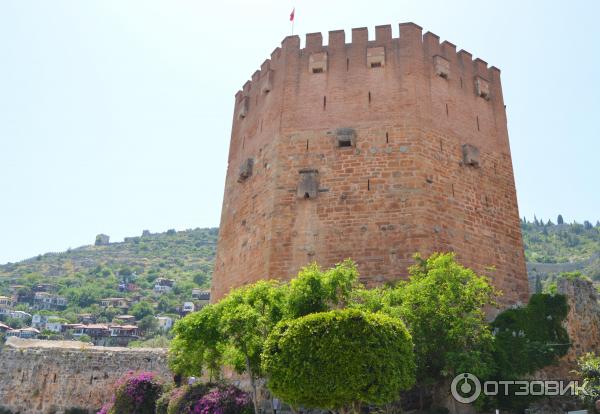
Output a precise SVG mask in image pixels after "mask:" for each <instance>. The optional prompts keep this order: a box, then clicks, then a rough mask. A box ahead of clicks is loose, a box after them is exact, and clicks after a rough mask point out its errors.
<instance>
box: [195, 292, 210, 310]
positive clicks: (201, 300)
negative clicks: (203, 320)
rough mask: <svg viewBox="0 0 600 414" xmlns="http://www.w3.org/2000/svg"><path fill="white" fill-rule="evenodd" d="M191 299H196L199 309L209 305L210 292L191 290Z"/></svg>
mask: <svg viewBox="0 0 600 414" xmlns="http://www.w3.org/2000/svg"><path fill="white" fill-rule="evenodd" d="M192 298H194V299H196V304H197V305H198V308H199V309H202V308H203V307H205V306H206V305H208V304H209V303H210V290H202V289H192Z"/></svg>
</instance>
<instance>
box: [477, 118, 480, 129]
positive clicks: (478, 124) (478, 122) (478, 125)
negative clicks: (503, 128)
mask: <svg viewBox="0 0 600 414" xmlns="http://www.w3.org/2000/svg"><path fill="white" fill-rule="evenodd" d="M477 131H481V129H479V115H478V116H477Z"/></svg>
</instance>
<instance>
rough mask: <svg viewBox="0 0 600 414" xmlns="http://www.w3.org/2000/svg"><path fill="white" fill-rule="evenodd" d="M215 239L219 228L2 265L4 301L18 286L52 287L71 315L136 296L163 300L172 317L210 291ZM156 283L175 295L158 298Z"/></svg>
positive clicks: (149, 236)
mask: <svg viewBox="0 0 600 414" xmlns="http://www.w3.org/2000/svg"><path fill="white" fill-rule="evenodd" d="M217 235H218V229H216V228H206V229H199V228H197V229H194V230H185V231H175V230H169V231H167V232H165V233H155V234H148V233H144V235H143V236H141V237H129V238H126V240H125V241H124V242H117V243H110V244H107V245H90V246H82V247H78V248H76V249H69V250H67V251H65V252H62V253H46V254H42V255H39V256H37V257H33V258H31V259H27V260H24V261H21V262H18V263H8V264H5V265H0V295H2V294H8V293H10V292H11V288H10V287H11V286H14V285H19V286H22V287H21V288H20V289H22V290H25V291H27V290H33V289H34V288H35V287H36V286H38V285H41V284H49V285H52V286H53V287H54V288H53V289H52V290H54V291H55V292H56V293H58V294H59V295H61V296H65V297H66V298H67V299H68V300H69V308H70V309H71V308H72V310H73V311H85V310H86V309H85V308H87V307H90V306H92V305H97V304H98V303H99V301H100V299H102V298H107V297H130V296H134V295H138V296H139V295H141V297H142V298H148V299H151V300H152V301H153V302H156V301H157V300H158V299H159V298H160V299H161V301H162V302H163V305H164V306H163V308H165V311H174V310H175V309H176V307H177V306H178V305H180V304H181V302H182V301H184V300H190V298H191V291H192V289H193V288H198V287H200V288H208V287H209V286H210V275H211V274H212V267H213V261H214V257H215V250H216V244H217ZM157 278H165V279H172V280H174V281H175V284H174V286H173V289H172V291H171V292H170V293H168V294H166V295H164V294H162V295H156V294H154V292H153V288H154V285H155V280H156V279H157ZM167 302H168V303H167Z"/></svg>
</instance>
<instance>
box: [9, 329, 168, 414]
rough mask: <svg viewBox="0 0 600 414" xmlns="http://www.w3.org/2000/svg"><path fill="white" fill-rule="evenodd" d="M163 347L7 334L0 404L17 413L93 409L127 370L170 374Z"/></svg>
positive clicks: (109, 395)
mask: <svg viewBox="0 0 600 414" xmlns="http://www.w3.org/2000/svg"><path fill="white" fill-rule="evenodd" d="M166 353H167V351H166V350H165V349H128V348H106V347H94V346H90V345H86V344H82V343H80V342H79V343H78V342H62V341H38V340H24V339H18V338H9V339H8V341H7V343H6V345H5V346H4V347H3V348H2V350H1V351H0V407H4V408H8V409H10V410H11V411H13V412H15V413H17V412H18V413H21V414H42V413H44V414H49V413H61V412H63V411H64V410H66V409H69V408H83V409H98V408H100V407H101V406H102V404H103V403H105V402H107V401H109V400H110V398H111V395H112V391H113V385H114V383H115V381H117V380H118V379H119V378H120V377H121V376H122V375H123V374H125V373H127V372H128V371H136V372H137V371H154V372H157V373H159V374H160V375H161V376H163V377H164V378H165V379H166V380H169V379H171V378H172V375H171V374H170V373H169V370H168V367H167V357H166Z"/></svg>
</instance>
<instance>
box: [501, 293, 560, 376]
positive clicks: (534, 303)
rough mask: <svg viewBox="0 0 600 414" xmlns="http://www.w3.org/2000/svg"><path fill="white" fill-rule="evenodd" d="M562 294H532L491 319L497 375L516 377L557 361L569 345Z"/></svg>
mask: <svg viewBox="0 0 600 414" xmlns="http://www.w3.org/2000/svg"><path fill="white" fill-rule="evenodd" d="M568 310H569V309H568V305H567V300H566V298H565V297H564V296H562V295H547V294H534V295H533V296H531V298H530V299H529V303H528V304H527V306H525V307H520V308H514V309H507V310H505V311H504V312H502V313H501V314H500V315H498V316H497V317H496V319H495V320H494V322H493V323H492V328H493V329H494V334H495V337H496V347H495V348H496V351H495V359H496V364H497V371H498V376H499V378H503V379H515V378H518V377H520V376H522V375H525V374H529V373H532V372H534V371H536V370H538V369H540V368H543V367H545V366H547V365H551V364H553V363H555V362H557V361H558V358H559V357H561V356H563V355H565V354H566V353H567V351H568V349H569V335H568V333H567V330H566V329H565V328H564V326H563V322H564V320H565V318H566V317H567V313H568Z"/></svg>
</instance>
